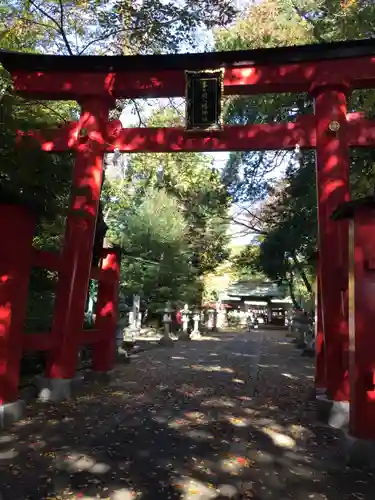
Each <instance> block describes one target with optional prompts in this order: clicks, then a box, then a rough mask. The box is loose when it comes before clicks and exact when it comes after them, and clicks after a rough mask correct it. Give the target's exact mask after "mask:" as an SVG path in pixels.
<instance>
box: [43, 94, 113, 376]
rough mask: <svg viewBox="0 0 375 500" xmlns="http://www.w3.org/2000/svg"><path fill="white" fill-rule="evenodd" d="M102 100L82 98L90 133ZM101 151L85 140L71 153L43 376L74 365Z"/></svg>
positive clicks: (100, 120)
mask: <svg viewBox="0 0 375 500" xmlns="http://www.w3.org/2000/svg"><path fill="white" fill-rule="evenodd" d="M107 117H108V103H107V102H103V101H101V100H86V101H85V102H84V103H82V114H81V118H80V126H81V127H82V128H83V127H84V128H85V129H86V130H87V131H88V132H89V133H90V134H93V135H95V134H96V133H97V134H99V135H100V134H102V133H103V128H104V126H103V124H104V123H106V121H107ZM103 154H104V150H103V147H102V145H101V144H100V143H98V142H96V141H92V140H91V139H90V140H89V142H88V143H87V144H86V148H85V150H84V151H79V152H77V154H76V163H75V167H74V171H73V183H72V201H71V207H70V212H69V215H68V217H67V223H66V230H65V240H64V246H63V249H62V254H61V261H60V265H59V281H58V286H57V293H56V300H55V309H54V315H53V324H52V334H51V335H52V336H53V341H52V342H53V349H52V350H51V351H49V358H48V363H47V370H46V373H47V376H48V377H51V378H72V377H73V376H74V373H75V370H76V364H77V354H78V348H79V335H78V334H77V332H80V331H82V328H83V321H84V312H85V305H86V298H87V291H88V284H89V279H90V270H91V258H92V247H93V241H94V233H95V225H96V219H97V213H98V207H99V198H100V190H101V183H102V174H103Z"/></svg>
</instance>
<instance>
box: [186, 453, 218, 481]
mask: <svg viewBox="0 0 375 500" xmlns="http://www.w3.org/2000/svg"><path fill="white" fill-rule="evenodd" d="M191 467H192V468H193V469H194V470H196V471H199V472H203V473H204V474H206V475H207V476H214V475H215V472H214V471H213V470H212V468H214V464H213V463H212V462H211V461H209V460H201V459H198V458H195V457H193V458H192V465H191Z"/></svg>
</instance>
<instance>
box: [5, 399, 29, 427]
mask: <svg viewBox="0 0 375 500" xmlns="http://www.w3.org/2000/svg"><path fill="white" fill-rule="evenodd" d="M25 412H26V403H25V401H23V399H18V400H17V401H12V402H11V403H4V404H3V405H0V429H7V428H9V427H11V426H12V425H13V424H14V423H15V422H18V421H19V420H22V419H23V418H24V416H25Z"/></svg>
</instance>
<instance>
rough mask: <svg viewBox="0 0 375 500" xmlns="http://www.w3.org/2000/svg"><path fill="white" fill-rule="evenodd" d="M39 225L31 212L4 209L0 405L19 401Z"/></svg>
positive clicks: (0, 215) (0, 208) (0, 219)
mask: <svg viewBox="0 0 375 500" xmlns="http://www.w3.org/2000/svg"><path fill="white" fill-rule="evenodd" d="M35 224H36V220H35V217H34V216H33V215H32V214H31V213H30V211H29V210H28V209H27V208H25V207H22V206H17V205H5V204H2V205H0V232H1V234H2V235H4V239H3V240H2V244H1V245H0V404H3V403H7V402H11V401H15V400H16V399H17V398H18V383H19V374H20V359H21V354H22V334H23V329H24V321H25V315H26V303H27V294H28V288H29V277H30V269H31V264H32V239H33V236H34V231H35Z"/></svg>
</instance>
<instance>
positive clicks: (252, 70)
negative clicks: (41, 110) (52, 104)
mask: <svg viewBox="0 0 375 500" xmlns="http://www.w3.org/2000/svg"><path fill="white" fill-rule="evenodd" d="M12 77H13V84H14V89H15V90H16V91H17V92H20V93H21V94H22V95H24V96H26V97H35V98H38V99H79V98H80V97H82V96H84V97H88V96H97V97H103V96H111V97H115V98H124V99H126V98H148V97H149V98H161V97H183V96H184V95H185V74H184V71H182V70H171V71H152V72H151V71H150V72H147V71H133V72H131V71H128V72H126V71H124V72H116V73H76V72H71V73H67V72H61V73H59V72H49V73H48V72H41V71H35V72H29V71H13V74H12ZM338 82H339V83H341V84H342V83H348V84H349V83H350V84H351V86H352V87H353V88H372V87H374V86H375V60H374V58H373V57H360V58H357V59H341V60H332V61H314V62H304V63H298V64H283V65H275V66H251V65H249V66H248V67H241V68H227V69H226V70H225V79H224V89H225V93H226V94H228V95H250V94H262V93H267V92H272V93H273V92H309V91H310V90H311V88H312V86H313V85H319V86H323V85H332V84H337V83H338Z"/></svg>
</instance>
